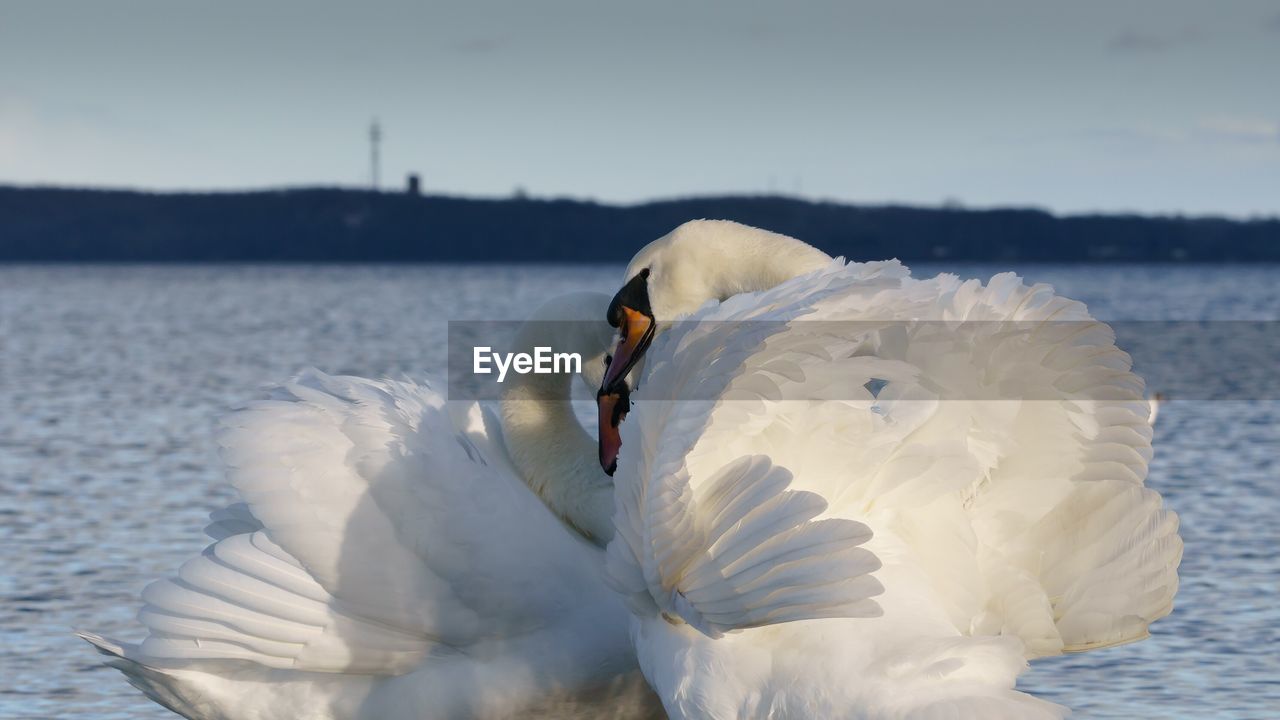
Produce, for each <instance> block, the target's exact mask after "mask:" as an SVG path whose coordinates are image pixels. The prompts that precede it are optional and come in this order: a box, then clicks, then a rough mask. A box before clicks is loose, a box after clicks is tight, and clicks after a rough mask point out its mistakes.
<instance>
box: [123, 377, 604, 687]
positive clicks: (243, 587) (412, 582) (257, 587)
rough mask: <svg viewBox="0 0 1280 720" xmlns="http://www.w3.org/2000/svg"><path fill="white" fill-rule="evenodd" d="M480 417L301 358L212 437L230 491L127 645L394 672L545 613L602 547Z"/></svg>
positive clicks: (466, 408) (150, 599) (583, 579)
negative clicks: (573, 523)
mask: <svg viewBox="0 0 1280 720" xmlns="http://www.w3.org/2000/svg"><path fill="white" fill-rule="evenodd" d="M497 432H498V430H497V428H496V427H495V425H494V422H493V419H492V417H491V416H489V415H488V414H487V413H485V412H484V410H483V409H482V408H481V407H480V406H478V405H476V404H474V403H472V404H452V405H451V404H448V403H446V402H445V401H444V399H443V398H442V397H441V395H440V394H439V393H437V392H435V391H434V390H432V389H431V388H430V386H421V385H415V384H413V383H408V382H390V381H382V382H378V381H371V380H364V379H359V378H349V377H330V376H327V375H324V374H322V373H319V372H315V371H312V372H309V373H306V374H304V375H302V376H301V377H299V378H297V379H295V380H294V381H293V382H290V383H288V384H286V385H285V386H283V387H281V388H279V389H278V390H276V391H275V392H274V393H273V394H272V396H271V397H270V399H267V400H264V401H261V402H258V403H254V404H252V405H250V406H248V407H247V408H245V409H244V410H241V411H238V412H236V413H234V414H232V415H231V416H230V417H229V418H228V419H227V420H226V422H225V428H224V431H223V433H222V436H221V444H222V446H223V457H224V459H225V461H226V463H227V466H228V472H229V475H230V479H231V481H232V483H233V484H234V486H235V487H236V489H237V490H239V492H240V494H241V495H242V497H243V499H244V501H245V502H244V505H243V506H232V507H231V508H229V509H227V510H224V511H220V512H219V513H215V515H214V522H213V523H212V524H211V526H210V530H209V532H210V534H211V535H213V536H214V537H215V539H217V540H218V541H217V542H216V543H215V544H214V545H212V546H210V548H209V549H208V550H206V552H205V553H204V554H203V555H202V556H200V557H198V558H195V559H193V560H191V561H189V562H188V563H186V564H185V565H183V567H182V568H181V570H180V571H179V574H178V577H176V578H173V579H170V580H163V581H160V582H157V583H154V584H153V585H151V586H149V587H148V588H147V590H146V591H145V592H144V599H145V601H146V603H147V604H146V606H145V607H144V609H143V611H142V613H141V615H140V618H141V620H142V621H143V622H144V623H145V624H146V625H147V626H148V628H149V629H150V631H151V633H150V635H149V637H148V638H147V639H146V640H145V641H144V642H143V644H142V646H141V648H140V650H141V653H142V656H141V657H142V659H144V660H153V659H195V658H221V659H240V660H248V661H252V662H256V663H259V664H262V665H266V666H270V667H287V668H294V669H299V670H314V671H333V672H348V673H351V672H356V673H374V674H395V673H399V672H403V671H405V670H407V669H409V668H412V667H413V666H414V665H415V664H416V663H418V662H420V661H421V659H422V658H423V657H425V656H426V655H427V654H428V653H433V652H442V651H444V652H455V651H457V650H458V649H461V648H465V647H467V646H469V645H471V644H474V643H478V642H482V641H484V640H489V639H501V638H504V637H510V636H515V635H518V634H520V633H524V632H527V631H531V630H534V629H538V628H543V627H547V626H549V625H553V624H555V623H557V622H560V621H561V620H562V619H563V618H566V617H569V616H571V615H572V613H573V609H574V607H575V606H577V605H578V604H580V603H582V602H584V598H583V593H589V592H591V591H592V590H591V589H592V588H596V587H599V588H601V589H600V592H602V593H607V592H608V591H607V589H604V588H603V587H602V586H601V584H600V581H599V572H600V559H599V554H598V553H597V552H593V551H592V549H591V548H589V547H588V546H587V545H586V543H585V542H582V541H580V540H578V539H576V536H575V535H573V534H571V533H569V532H567V531H566V529H565V528H564V526H563V525H562V524H561V523H560V522H559V520H557V519H556V518H555V517H554V516H552V515H551V514H550V513H549V512H547V511H546V509H545V507H544V506H543V505H542V504H541V502H540V501H539V500H538V499H537V498H536V497H535V496H534V495H533V494H532V493H531V492H530V491H529V490H528V489H527V488H526V487H525V486H524V484H523V483H522V482H521V481H520V480H519V478H518V477H516V476H515V475H514V473H513V472H512V470H511V468H510V466H509V463H508V461H507V459H506V458H505V456H504V455H503V453H502V452H501V447H500V443H492V442H490V440H491V439H492V438H493V437H494V435H495V434H496V433H497Z"/></svg>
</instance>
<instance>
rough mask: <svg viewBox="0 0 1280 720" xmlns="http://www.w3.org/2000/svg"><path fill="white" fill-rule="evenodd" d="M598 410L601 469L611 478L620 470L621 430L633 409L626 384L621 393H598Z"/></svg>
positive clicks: (620, 388) (601, 391) (623, 385)
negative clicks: (628, 412)
mask: <svg viewBox="0 0 1280 720" xmlns="http://www.w3.org/2000/svg"><path fill="white" fill-rule="evenodd" d="M596 408H597V410H598V411H599V413H600V417H599V422H600V467H601V468H603V469H604V472H605V474H606V475H609V476H610V477H612V476H613V473H614V472H615V471H616V470H617V469H618V452H619V451H620V450H622V433H621V432H620V430H619V428H620V427H621V426H622V421H623V420H624V419H625V418H626V417H627V411H629V410H630V409H631V393H630V391H629V390H628V389H627V384H626V383H625V382H624V383H622V384H621V385H620V386H619V392H612V393H606V392H605V391H604V390H603V389H601V390H600V392H598V393H596Z"/></svg>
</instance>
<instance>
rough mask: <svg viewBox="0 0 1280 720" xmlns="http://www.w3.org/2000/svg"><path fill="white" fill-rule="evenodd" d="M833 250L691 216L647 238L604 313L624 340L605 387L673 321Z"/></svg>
mask: <svg viewBox="0 0 1280 720" xmlns="http://www.w3.org/2000/svg"><path fill="white" fill-rule="evenodd" d="M830 261H831V257H830V256H828V255H827V254H826V253H824V252H822V251H821V250H818V249H817V248H815V247H813V246H811V245H808V244H806V243H803V242H801V241H799V240H796V239H795V238H792V237H787V236H786V235H780V234H778V233H775V232H770V231H768V230H761V229H759V228H754V227H751V226H749V225H743V224H741V223H736V222H733V221H730V220H692V221H690V222H687V223H684V224H683V225H681V226H679V227H677V228H676V229H675V230H672V231H671V232H670V233H667V234H666V235H664V236H663V237H660V238H658V239H657V240H654V241H653V242H651V243H649V244H648V245H646V246H645V247H644V248H643V249H642V250H640V252H638V253H636V255H635V257H634V258H632V260H631V263H630V264H629V265H628V266H627V273H626V279H625V282H624V283H623V285H622V289H620V290H618V292H617V294H616V295H614V296H613V300H612V302H610V303H609V309H608V312H607V317H606V319H607V320H608V321H609V324H610V325H612V326H613V327H615V328H617V329H618V342H617V344H616V345H615V347H614V350H613V353H612V360H611V362H610V364H609V367H608V368H607V369H606V371H605V374H604V379H603V381H602V383H601V387H600V391H601V393H608V392H611V391H613V390H615V389H618V388H620V387H621V385H620V384H619V383H620V382H621V381H622V380H623V378H625V377H627V375H628V374H630V373H631V371H632V370H634V369H635V367H636V366H637V364H638V363H639V362H640V360H641V359H642V358H643V357H644V352H645V350H647V349H648V347H649V344H650V343H652V342H653V339H654V337H655V336H657V335H658V334H659V333H661V332H662V331H663V330H664V329H665V328H666V327H667V326H668V325H669V324H670V323H671V322H672V321H674V320H677V319H679V318H681V317H683V316H685V315H688V314H690V313H692V312H694V311H695V310H697V309H698V308H700V307H702V306H703V305H705V304H706V303H707V302H709V301H722V300H726V299H728V298H729V297H732V296H733V295H737V294H738V293H744V292H754V291H759V290H768V289H769V288H772V287H775V286H777V285H779V284H781V283H783V282H785V281H787V280H790V279H791V278H793V277H798V276H800V275H804V274H805V273H808V272H812V271H814V270H817V269H819V268H821V267H823V266H825V265H826V264H827V263H829V262H830Z"/></svg>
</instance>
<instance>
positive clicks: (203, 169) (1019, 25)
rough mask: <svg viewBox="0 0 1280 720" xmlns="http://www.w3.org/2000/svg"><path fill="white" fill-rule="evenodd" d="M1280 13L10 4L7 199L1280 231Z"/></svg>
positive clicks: (1131, 5) (0, 118)
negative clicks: (763, 212) (60, 190)
mask: <svg viewBox="0 0 1280 720" xmlns="http://www.w3.org/2000/svg"><path fill="white" fill-rule="evenodd" d="M1278 77H1280V0H1271V1H1270V2H1258V1H1254V0H1223V1H1221V2H1204V1H1203V0H1112V1H1109V2H1094V1H1092V0H1085V1H1080V2H1047V1H1043V0H999V1H996V0H971V1H969V2H964V3H959V2H951V1H949V0H930V1H918V0H900V1H897V2H889V1H888V0H882V1H880V2H849V1H844V2H827V1H813V2H785V3H784V2H771V3H761V2H750V1H744V0H738V1H737V2H732V1H719V2H700V1H698V0H684V1H683V2H668V1H667V0H647V1H646V2H643V3H642V2H616V1H613V0H596V1H595V2H563V1H560V0H539V1H537V2H531V1H528V0H480V1H473V2H465V3H463V2H459V3H448V4H445V3H432V2H422V1H418V2H408V1H401V0H368V1H364V2H353V1H348V2H332V1H331V0H254V1H250V2H245V1H242V0H218V2H203V1H197V0H81V1H73V0H0V183H4V184H45V185H67V186H103V187H133V188H144V189H156V190H174V189H192V190H205V189H239V188H262V187H281V186H300V185H305V186H315V185H326V186H330V185H341V186H367V185H368V184H369V183H370V174H371V173H370V167H369V141H368V129H369V124H370V122H371V120H372V119H373V118H374V117H376V118H378V119H379V120H380V122H381V125H382V128H383V135H384V138H383V142H382V179H383V185H384V186H392V187H399V186H401V185H402V184H403V182H404V178H405V175H406V174H407V173H409V172H417V173H420V174H421V176H422V184H423V187H424V189H425V190H426V191H427V192H438V193H447V194H453V195H475V196H495V195H497V196H506V195H510V194H512V193H513V192H515V191H516V190H517V189H518V188H519V189H523V190H524V191H525V192H527V193H528V194H529V195H532V196H535V197H561V196H567V197H578V198H595V199H599V200H602V201H609V202H638V201H643V200H647V199H651V198H669V197H678V196H686V195H707V194H718V193H748V194H761V193H782V194H788V195H796V196H801V197H807V198H813V199H822V200H835V201H841V202H859V203H884V202H896V203H907V204H917V205H938V204H942V203H952V204H954V203H959V204H962V205H965V206H979V207H985V206H1008V205H1016V206H1036V207H1043V208H1047V209H1050V210H1054V211H1057V212H1068V213H1074V212H1089V211H1106V212H1128V211H1137V212H1144V213H1187V214H1222V215H1230V216H1253V215H1280V80H1277V78H1278Z"/></svg>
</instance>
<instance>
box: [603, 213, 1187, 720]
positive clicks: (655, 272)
mask: <svg viewBox="0 0 1280 720" xmlns="http://www.w3.org/2000/svg"><path fill="white" fill-rule="evenodd" d="M742 245H745V246H746V247H747V248H748V251H747V252H745V253H737V252H736V251H735V248H736V247H738V246H742ZM769 246H772V247H773V248H775V249H776V255H777V257H775V258H774V259H772V260H766V261H765V262H763V263H762V262H761V261H760V260H759V258H762V257H763V258H767V257H769V253H767V252H762V251H761V248H764V247H769ZM709 255H711V256H715V257H712V258H710V259H708V256H709ZM695 257H700V258H702V259H701V260H698V261H692V260H691V258H695ZM644 270H648V271H649V272H647V273H646V272H643V271H644ZM779 272H781V273H782V274H787V275H790V276H791V279H783V280H781V281H777V282H771V281H770V282H761V281H759V278H769V277H770V276H772V277H776V275H777V274H778V273H779ZM639 276H644V279H645V280H646V282H647V288H648V290H647V295H646V296H644V297H641V301H640V302H639V303H637V304H639V305H644V306H649V307H650V308H651V313H652V316H651V317H650V320H651V321H653V322H654V323H655V324H657V325H658V326H660V327H663V328H666V330H665V332H663V333H661V334H659V335H658V336H657V339H656V340H655V341H653V344H652V346H651V349H650V351H649V353H648V356H647V358H646V359H645V361H644V364H643V366H641V365H636V367H640V368H641V370H640V371H638V373H637V374H639V375H640V378H639V380H640V384H639V387H638V389H637V391H636V394H635V399H636V400H637V403H636V405H635V409H634V411H633V413H632V417H631V418H630V419H628V420H627V422H626V423H625V424H624V426H623V430H622V441H623V442H622V448H623V449H622V456H621V462H620V465H619V469H618V474H617V476H616V478H615V481H616V483H617V496H618V503H619V513H618V515H617V517H616V518H615V520H616V522H617V524H618V529H617V533H618V534H617V536H616V538H615V540H614V542H613V543H612V544H611V545H610V546H609V548H608V568H609V572H610V575H611V577H612V578H613V580H614V584H615V585H616V586H617V587H618V588H619V589H621V590H622V591H624V592H626V593H628V596H629V598H630V605H631V607H632V610H633V612H634V614H635V620H634V621H633V624H634V633H635V638H636V651H637V654H638V655H639V659H640V664H641V667H642V668H643V670H644V672H645V675H646V677H647V678H648V680H649V682H650V684H651V685H652V686H653V688H654V690H655V691H656V692H657V693H658V695H659V696H660V697H661V698H662V700H663V703H664V705H665V706H666V709H667V711H668V712H669V713H670V715H671V716H672V717H677V718H755V717H766V716H767V717H771V718H810V717H852V718H908V717H909V718H916V717H922V718H923V717H930V718H932V717H957V718H960V717H964V718H968V717H974V718H978V717H981V718H1056V717H1061V716H1062V715H1063V714H1064V712H1065V710H1064V709H1063V708H1060V707H1058V706H1055V705H1052V704H1050V703H1046V702H1043V701H1040V700H1037V699H1034V698H1032V697H1030V696H1027V695H1025V694H1022V693H1019V692H1017V691H1016V690H1015V689H1014V683H1015V679H1016V677H1017V676H1018V674H1019V673H1020V672H1021V671H1022V670H1023V669H1024V667H1025V665H1026V660H1027V659H1030V658H1034V657H1039V656H1044V655H1052V654H1057V653H1061V652H1070V651H1082V650H1090V649H1094V648H1099V647H1107V646H1110V645H1117V644H1120V643H1125V642H1130V641H1134V640H1140V639H1142V638H1144V637H1146V635H1147V626H1148V625H1149V624H1150V623H1151V622H1152V621H1154V620H1156V619H1158V618H1160V617H1163V616H1164V615H1165V614H1167V613H1168V612H1169V611H1170V609H1171V606H1172V605H1171V603H1172V598H1173V595H1174V592H1175V591H1176V588H1177V565H1178V562H1179V560H1180V557H1181V551H1182V543H1181V540H1180V538H1179V537H1178V535H1177V517H1176V515H1174V514H1173V513H1172V512H1170V511H1167V510H1164V509H1162V508H1161V500H1160V497H1159V495H1158V494H1157V493H1155V492H1154V491H1152V490H1149V489H1147V488H1144V487H1143V481H1144V479H1145V477H1146V472H1147V464H1148V461H1149V459H1150V456H1151V444H1150V440H1151V427H1150V424H1149V423H1148V421H1147V416H1148V405H1147V403H1146V402H1145V400H1144V399H1143V394H1142V391H1143V386H1142V381H1141V379H1140V378H1138V377H1136V376H1135V375H1133V374H1132V373H1131V372H1130V371H1129V365H1130V363H1129V358H1128V356H1127V355H1126V354H1125V353H1123V352H1121V351H1120V350H1118V349H1116V348H1115V346H1114V336H1113V335H1112V333H1111V331H1110V328H1108V327H1107V326H1105V325H1104V324H1102V323H1098V322H1096V321H1094V320H1093V319H1092V318H1091V317H1090V316H1089V315H1088V312H1087V310H1086V309H1085V307H1084V306H1083V305H1081V304H1079V303H1076V302H1074V301H1071V300H1067V299H1065V298H1060V297H1056V296H1055V295H1054V294H1053V292H1052V289H1051V288H1049V287H1047V286H1043V285H1037V286H1034V287H1027V286H1024V285H1023V284H1022V283H1021V281H1020V280H1019V279H1018V278H1016V277H1015V276H1013V275H1008V274H1006V275H999V276H996V277H994V278H992V280H991V281H990V282H989V283H987V284H985V285H984V284H983V283H981V282H978V281H967V282H961V281H960V280H958V279H957V278H955V277H953V276H946V275H943V276H939V277H936V278H933V279H929V280H914V279H911V278H910V277H909V274H908V272H907V271H906V269H905V268H903V267H902V266H901V265H899V264H898V263H896V262H885V263H870V264H859V263H849V264H846V263H844V262H843V261H840V260H830V259H827V258H826V257H825V256H822V255H821V254H820V253H817V251H815V250H812V248H809V249H808V250H804V249H800V248H798V247H797V241H794V240H792V239H790V238H782V237H781V236H775V235H772V234H771V233H765V232H763V231H759V230H755V229H751V228H745V227H743V226H739V225H736V224H733V223H717V222H697V223H689V224H686V225H685V226H682V227H681V228H679V229H677V230H676V231H675V232H674V233H672V234H671V235H670V236H668V237H666V238H664V239H662V240H660V241H658V242H655V243H654V244H652V245H651V246H650V247H648V248H646V249H645V250H644V251H642V252H641V253H640V255H638V256H637V258H636V260H635V261H633V263H632V265H631V267H630V268H629V269H628V276H627V282H628V286H629V287H630V289H627V287H624V291H623V292H620V294H619V297H618V298H615V306H616V305H618V303H619V301H620V299H621V300H625V299H626V297H628V296H629V297H633V298H634V297H639V296H641V295H642V294H643V293H641V292H640V291H638V290H636V288H635V278H636V277H639ZM723 276H732V277H729V278H726V277H723ZM735 278H736V279H735ZM742 278H746V279H747V280H745V281H741V279H742ZM752 278H756V279H757V280H755V281H753V280H752ZM752 282H759V284H757V285H755V286H752V284H751V283H752ZM724 289H729V290H731V292H727V293H726V292H723V290H724ZM752 290H755V291H758V292H750V291H752ZM743 291H747V292H743ZM735 293H738V294H735ZM707 301H710V302H707ZM704 303H706V304H704ZM681 317H686V318H687V321H684V322H675V323H674V324H671V323H672V321H675V320H677V319H678V318H681ZM618 318H620V319H622V320H623V321H624V323H623V326H622V329H623V335H624V341H623V343H621V344H620V346H619V353H623V351H624V350H625V351H627V352H631V351H635V352H636V353H642V352H643V349H644V348H643V347H640V348H639V349H636V348H634V347H630V346H628V345H629V343H630V340H629V339H628V338H629V337H630V336H632V335H636V334H637V333H636V332H634V325H635V320H634V318H635V315H634V314H632V315H626V314H622V313H619V314H617V317H616V318H615V319H618ZM627 318H631V325H632V328H631V331H630V333H629V329H628V325H627V324H626V321H627ZM960 321H965V322H963V323H961V322H960ZM624 346H628V347H624ZM617 357H618V355H615V362H617ZM631 362H632V363H633V364H634V363H635V360H634V359H632V360H631ZM607 386H608V382H607V381H606V388H607ZM750 458H754V459H750ZM726 475H730V476H733V477H734V478H736V480H734V481H733V482H731V483H729V485H728V486H729V487H733V488H735V490H734V491H733V492H735V493H737V494H739V495H742V496H744V497H749V498H750V499H751V502H750V503H747V504H746V507H745V508H740V510H742V512H745V513H746V515H745V516H744V517H741V518H738V517H734V516H733V513H732V512H729V511H726V509H725V503H726V500H725V493H726V489H725V487H726V483H725V482H724V478H725V477H726ZM813 498H821V500H822V501H825V502H814V501H813ZM815 516H816V517H818V518H819V519H820V518H843V519H845V520H846V521H848V522H853V523H860V524H862V525H865V527H866V528H869V529H870V531H871V533H873V534H872V536H871V537H870V539H869V540H866V541H865V542H863V543H862V544H861V546H860V547H859V548H858V550H859V551H861V552H862V553H865V554H864V555H862V556H859V557H854V556H852V555H849V556H848V561H847V562H846V563H845V564H844V566H843V567H835V566H833V565H831V564H830V563H825V564H824V560H825V559H826V558H827V555H828V554H827V553H826V552H824V551H823V548H822V547H821V546H819V545H816V544H815V545H811V546H809V547H802V546H801V545H803V543H797V541H796V540H795V539H793V538H789V537H786V534H787V533H792V534H794V533H795V532H796V528H797V527H812V526H813V525H814V523H813V522H810V521H809V519H810V518H813V517H815ZM726 518H728V520H729V521H730V522H726ZM797 523H799V525H797ZM806 523H807V524H806ZM743 528H746V529H748V530H750V531H751V533H753V535H752V537H751V538H749V539H745V540H744V539H743V537H742V535H743V532H742V531H743ZM778 528H782V534H781V535H778V536H777V538H776V539H763V540H762V539H761V538H768V537H769V535H768V532H769V530H771V529H778ZM744 543H745V544H747V545H751V544H752V543H757V544H758V545H759V547H762V548H765V549H766V550H768V549H769V548H770V547H771V548H773V549H774V550H778V551H780V552H774V553H772V558H773V559H772V561H771V562H772V564H771V565H770V564H769V563H764V564H760V565H758V566H757V570H752V569H751V568H750V565H751V563H744V562H743V561H741V560H735V559H734V558H735V557H736V555H735V553H736V552H738V549H739V548H740V547H741V546H742V545H743V544H744ZM831 547H837V545H832V546H831ZM838 551H839V552H842V553H846V554H848V553H850V552H853V551H852V550H850V549H849V548H848V547H839V549H838ZM763 554H764V555H769V553H768V552H765V553H763ZM872 556H874V557H872ZM760 571H763V572H764V574H763V575H761V574H760ZM832 573H844V577H845V578H846V579H847V582H846V583H844V584H835V583H833V579H834V578H833V576H832ZM876 581H878V584H877V583H876ZM881 586H882V588H883V592H882V593H881V592H879V591H880V589H881ZM779 598H784V599H785V600H786V603H785V604H784V606H783V607H782V608H781V612H782V613H783V614H784V615H785V618H784V619H798V620H799V621H797V622H791V623H785V624H778V625H772V626H766V627H755V626H756V625H758V624H759V621H760V618H761V614H762V613H763V614H764V616H765V617H766V619H767V618H768V617H773V616H771V615H770V613H776V612H778V611H779V610H778V608H774V607H772V606H773V605H777V604H778V599H779ZM877 608H878V609H877ZM803 618H811V619H803Z"/></svg>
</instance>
